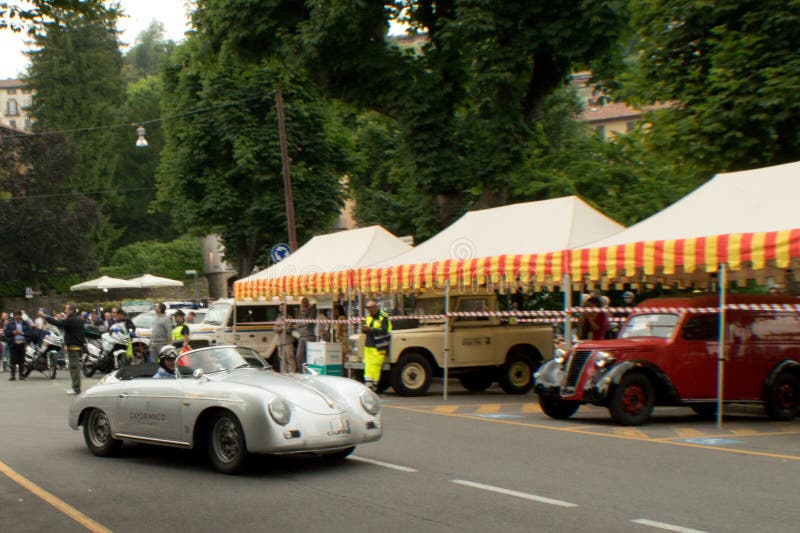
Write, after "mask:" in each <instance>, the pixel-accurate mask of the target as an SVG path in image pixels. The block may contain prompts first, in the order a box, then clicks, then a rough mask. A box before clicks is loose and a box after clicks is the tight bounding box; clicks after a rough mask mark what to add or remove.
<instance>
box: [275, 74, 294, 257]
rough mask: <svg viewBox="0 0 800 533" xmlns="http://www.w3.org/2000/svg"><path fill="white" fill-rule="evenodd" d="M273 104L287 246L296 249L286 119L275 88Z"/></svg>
mask: <svg viewBox="0 0 800 533" xmlns="http://www.w3.org/2000/svg"><path fill="white" fill-rule="evenodd" d="M275 105H276V106H277V108H278V132H279V134H280V140H281V162H282V163H283V192H284V198H285V200H286V227H287V229H288V232H289V248H291V249H292V252H296V251H297V229H296V228H295V223H294V200H293V199H292V175H291V173H290V172H289V148H288V147H287V145H286V121H285V119H284V117H283V95H282V94H281V90H280V89H276V90H275Z"/></svg>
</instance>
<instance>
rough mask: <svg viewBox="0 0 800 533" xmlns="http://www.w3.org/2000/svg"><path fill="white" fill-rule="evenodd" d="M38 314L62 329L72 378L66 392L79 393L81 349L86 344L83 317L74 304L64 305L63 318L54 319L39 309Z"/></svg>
mask: <svg viewBox="0 0 800 533" xmlns="http://www.w3.org/2000/svg"><path fill="white" fill-rule="evenodd" d="M39 313H40V316H41V317H42V318H44V319H45V320H47V322H48V323H50V324H53V325H54V326H58V327H59V328H62V329H63V330H64V344H65V345H66V347H67V360H68V361H69V375H70V377H71V378H72V389H67V394H80V393H81V369H80V364H81V351H82V350H83V345H84V344H86V335H85V334H84V332H83V319H82V318H81V317H80V316H79V315H78V313H77V311H76V309H75V306H74V305H72V304H67V305H65V306H64V314H66V315H67V317H66V318H65V319H64V320H56V319H55V318H53V317H51V316H47V315H45V314H44V311H39Z"/></svg>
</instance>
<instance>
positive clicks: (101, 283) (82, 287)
mask: <svg viewBox="0 0 800 533" xmlns="http://www.w3.org/2000/svg"><path fill="white" fill-rule="evenodd" d="M137 288H139V285H138V284H136V283H134V282H132V281H130V280H127V279H119V278H112V277H109V276H100V277H99V278H95V279H90V280H89V281H84V282H83V283H78V284H77V285H73V286H72V287H70V288H69V289H70V290H71V291H92V290H109V289H137Z"/></svg>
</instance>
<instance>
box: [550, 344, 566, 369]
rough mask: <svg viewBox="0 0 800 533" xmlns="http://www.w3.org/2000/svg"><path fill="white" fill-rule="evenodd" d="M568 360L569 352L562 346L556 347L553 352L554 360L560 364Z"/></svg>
mask: <svg viewBox="0 0 800 533" xmlns="http://www.w3.org/2000/svg"><path fill="white" fill-rule="evenodd" d="M566 360H567V352H566V351H564V350H562V349H561V348H556V349H555V352H553V361H555V362H556V363H557V364H559V365H563V364H564V361H566Z"/></svg>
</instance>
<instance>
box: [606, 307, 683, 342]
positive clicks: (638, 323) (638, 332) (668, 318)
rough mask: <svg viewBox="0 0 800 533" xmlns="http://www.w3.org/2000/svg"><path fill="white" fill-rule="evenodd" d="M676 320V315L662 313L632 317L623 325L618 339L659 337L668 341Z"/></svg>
mask: <svg viewBox="0 0 800 533" xmlns="http://www.w3.org/2000/svg"><path fill="white" fill-rule="evenodd" d="M678 318H679V317H678V315H673V314H663V313H648V314H642V315H634V316H632V317H630V318H629V319H628V321H627V322H626V323H625V326H624V327H623V328H622V331H620V333H619V338H620V339H632V338H635V337H660V338H662V339H668V338H669V337H670V336H671V335H672V332H673V331H675V328H676V326H677V325H678Z"/></svg>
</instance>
